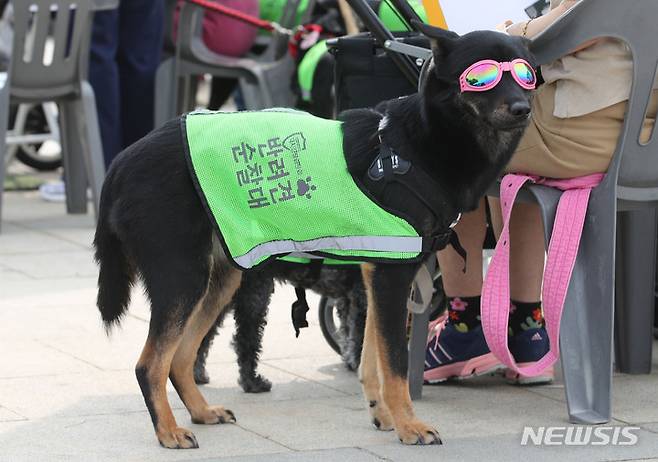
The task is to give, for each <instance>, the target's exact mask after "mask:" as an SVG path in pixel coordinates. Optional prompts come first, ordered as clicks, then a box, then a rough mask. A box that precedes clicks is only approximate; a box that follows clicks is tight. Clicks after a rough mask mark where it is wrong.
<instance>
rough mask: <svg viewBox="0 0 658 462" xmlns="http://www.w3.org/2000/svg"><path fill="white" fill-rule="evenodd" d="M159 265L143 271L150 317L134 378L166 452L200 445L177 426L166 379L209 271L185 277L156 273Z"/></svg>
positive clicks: (154, 264) (200, 302)
mask: <svg viewBox="0 0 658 462" xmlns="http://www.w3.org/2000/svg"><path fill="white" fill-rule="evenodd" d="M162 263H163V262H161V261H160V262H153V265H152V267H151V268H150V269H152V271H149V269H146V270H144V269H142V275H143V276H144V280H145V283H146V288H147V290H148V292H149V297H150V298H151V312H152V313H151V323H150V327H149V335H148V338H147V340H146V345H145V346H144V350H143V351H142V354H141V356H140V358H139V361H138V362H137V366H136V368H135V374H136V376H137V381H138V382H139V386H140V388H141V390H142V394H143V395H144V401H145V402H146V407H147V408H148V410H149V413H150V415H151V420H152V421H153V427H154V428H155V433H156V436H157V437H158V440H159V441H160V444H161V445H162V446H164V447H167V448H183V449H187V448H196V447H199V445H198V443H197V441H196V438H195V437H194V434H193V433H192V432H191V431H189V430H187V429H185V428H181V427H178V425H177V424H176V419H175V418H174V415H173V413H172V411H171V406H170V405H169V401H168V399H167V377H168V376H169V372H170V368H171V363H172V360H173V358H174V356H175V354H176V351H177V350H178V348H179V345H180V343H181V340H182V339H183V337H184V330H185V326H186V324H187V321H188V319H189V317H190V315H191V314H192V313H194V312H195V311H197V310H198V309H199V307H200V306H201V304H202V302H203V299H204V297H205V294H206V292H207V287H208V268H197V269H195V270H194V271H190V272H189V273H190V274H189V275H185V274H184V273H181V272H180V271H175V270H173V269H172V271H171V272H170V273H169V272H167V271H159V269H161V268H165V269H166V268H167V265H163V264H162ZM170 268H172V266H170ZM186 276H187V277H186Z"/></svg>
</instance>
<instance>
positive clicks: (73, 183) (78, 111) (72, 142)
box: [59, 100, 87, 213]
mask: <svg viewBox="0 0 658 462" xmlns="http://www.w3.org/2000/svg"><path fill="white" fill-rule="evenodd" d="M59 108H60V109H59V110H60V114H59V117H60V132H61V135H62V139H61V144H62V162H63V165H64V184H65V185H66V210H67V211H68V213H87V173H86V169H85V162H84V157H83V156H84V154H83V153H84V150H85V148H84V141H83V139H82V136H81V135H82V132H81V130H80V127H79V125H78V117H81V116H82V108H81V106H80V104H79V102H78V101H75V100H73V101H63V102H62V103H61V104H60V106H59Z"/></svg>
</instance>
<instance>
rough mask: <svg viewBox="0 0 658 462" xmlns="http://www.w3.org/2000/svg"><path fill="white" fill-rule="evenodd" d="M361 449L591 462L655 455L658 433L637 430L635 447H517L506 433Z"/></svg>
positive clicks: (415, 456) (421, 458)
mask: <svg viewBox="0 0 658 462" xmlns="http://www.w3.org/2000/svg"><path fill="white" fill-rule="evenodd" d="M365 449H367V450H368V451H370V452H372V453H373V454H377V455H379V456H381V457H383V458H385V459H386V460H392V461H400V462H436V461H437V460H450V461H475V460H478V461H487V462H497V461H505V462H507V461H510V460H526V461H533V462H544V461H546V462H555V461H560V462H569V461H574V462H582V461H588V462H594V461H612V460H619V461H622V460H623V461H627V460H632V459H641V460H644V459H645V458H653V457H655V456H656V454H658V435H655V434H652V433H649V432H646V431H639V432H638V443H637V445H635V446H593V445H587V446H534V445H528V446H521V434H520V433H515V434H506V435H498V436H485V435H481V436H479V437H469V438H457V439H454V440H449V441H447V442H445V443H444V444H443V445H442V446H428V447H405V446H402V445H400V444H397V445H392V444H388V445H376V446H365Z"/></svg>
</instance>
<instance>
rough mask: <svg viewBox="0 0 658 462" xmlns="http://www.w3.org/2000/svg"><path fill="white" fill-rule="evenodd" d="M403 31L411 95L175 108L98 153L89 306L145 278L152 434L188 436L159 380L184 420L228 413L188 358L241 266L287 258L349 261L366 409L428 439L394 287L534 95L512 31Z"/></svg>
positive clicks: (108, 307) (121, 308)
mask: <svg viewBox="0 0 658 462" xmlns="http://www.w3.org/2000/svg"><path fill="white" fill-rule="evenodd" d="M417 27H418V28H420V29H421V30H422V32H423V33H424V34H425V35H427V36H428V37H429V38H430V39H431V42H432V51H433V65H432V66H430V68H429V71H428V72H427V74H426V76H425V78H424V79H423V84H422V87H421V90H420V91H419V93H418V94H415V95H411V96H408V97H405V98H400V99H397V100H392V101H388V102H387V103H386V104H384V105H381V106H379V107H378V110H374V109H358V110H351V111H346V112H345V113H343V114H341V115H340V117H339V120H338V121H322V120H320V121H317V120H313V119H314V117H313V116H309V115H304V114H301V113H298V112H289V111H281V110H274V111H267V112H252V113H235V114H226V113H224V114H222V113H195V114H191V115H186V116H183V117H181V118H178V119H176V120H173V121H171V122H169V123H167V124H165V125H164V126H162V127H160V128H158V129H156V130H155V131H153V132H152V133H150V134H149V135H147V136H146V137H144V138H143V139H142V140H140V141H138V142H136V143H135V144H133V145H132V146H130V147H129V148H127V149H126V150H125V151H123V152H122V153H121V154H120V155H119V156H118V157H117V158H116V159H115V161H114V163H113V164H112V166H111V167H110V169H109V171H108V174H107V178H106V180H105V184H104V186H103V191H102V194H101V204H100V211H99V219H98V225H97V229H96V235H95V239H94V246H95V250H96V260H97V262H98V263H99V265H100V273H99V282H98V286H99V290H98V300H97V304H98V307H99V310H100V313H101V316H102V319H103V321H104V323H105V325H106V327H107V329H110V328H111V327H112V326H113V325H115V324H118V323H119V322H120V321H121V318H122V316H123V315H125V313H126V311H127V307H128V304H129V301H130V290H131V287H132V286H133V285H134V283H135V282H136V281H137V279H138V278H139V279H141V281H142V282H143V285H144V287H145V290H146V293H147V295H148V297H149V300H150V303H151V321H150V325H149V333H148V337H147V339H146V344H145V345H144V349H143V351H142V354H141V356H140V358H139V360H138V362H137V366H136V369H135V372H136V376H137V381H138V383H139V386H140V388H141V391H142V394H143V396H144V401H145V403H146V406H147V408H148V410H149V413H150V416H151V420H152V423H153V426H154V428H155V433H156V436H157V438H158V440H159V442H160V444H161V445H162V446H165V447H168V448H195V447H198V443H197V440H196V437H195V436H194V434H193V433H192V432H191V431H190V430H188V429H186V428H183V427H181V426H179V425H178V423H177V422H176V420H175V419H174V416H173V413H172V410H171V407H170V405H169V402H168V400H167V390H166V385H167V379H169V380H171V382H172V384H173V385H174V388H175V389H176V391H177V392H178V394H179V396H180V398H181V399H182V401H183V403H184V404H185V407H186V408H187V409H188V411H189V413H190V415H191V418H192V422H193V423H196V424H219V423H231V422H235V421H236V417H235V415H234V413H233V412H232V411H230V410H229V409H226V408H224V407H222V406H217V405H209V404H208V403H207V402H206V400H205V398H204V397H203V395H202V394H201V392H200V391H199V389H198V387H197V385H196V384H195V383H194V375H193V364H194V360H195V357H196V354H197V351H198V349H199V345H200V344H201V341H202V339H203V338H204V336H205V335H206V333H207V332H208V331H209V329H210V328H211V326H212V325H213V323H214V321H215V320H216V319H217V317H218V315H219V313H220V312H221V311H222V310H223V309H224V307H225V306H226V305H227V304H229V303H230V302H231V300H232V298H233V296H234V294H235V292H236V291H237V290H238V288H239V287H240V283H241V278H242V274H243V272H245V271H259V269H258V268H259V267H263V266H264V265H267V264H268V263H269V262H271V261H272V260H275V259H280V258H284V257H285V258H300V257H304V258H332V259H337V260H349V261H359V262H363V264H362V275H363V282H364V285H365V287H366V292H367V300H368V308H367V317H366V328H365V338H364V344H363V351H362V358H361V365H360V371H359V373H360V379H361V382H362V385H363V392H364V395H365V401H366V403H367V408H368V410H369V412H370V414H371V420H372V422H373V423H374V425H375V427H376V428H377V429H378V430H383V431H387V430H395V432H396V434H397V437H398V438H399V439H400V441H401V442H403V443H405V444H440V443H441V439H440V437H439V433H438V432H437V430H435V428H434V427H433V426H432V425H429V424H427V423H425V422H422V421H421V420H419V419H418V418H417V417H416V416H415V414H414V410H413V405H412V403H411V400H410V397H409V390H408V382H407V346H406V329H405V327H406V316H407V313H406V299H407V296H408V293H409V289H410V285H411V282H412V280H413V278H414V275H415V273H416V271H417V268H418V266H419V262H420V261H421V260H422V259H423V258H424V257H425V256H426V255H428V254H429V253H430V252H435V251H436V250H437V249H440V248H443V247H445V246H446V245H448V244H449V243H452V244H453V246H454V247H455V248H456V249H458V250H459V249H461V246H459V245H458V241H457V240H456V239H455V236H456V235H455V234H453V233H452V229H451V226H453V225H454V224H455V222H456V220H457V219H458V217H459V215H460V214H461V213H464V212H468V211H471V210H474V209H475V208H476V207H477V205H478V202H479V201H480V200H481V199H482V197H483V196H484V194H485V193H486V191H487V189H488V188H489V187H490V186H491V185H492V184H493V182H494V181H495V180H496V178H497V177H498V176H499V175H500V173H501V172H502V171H503V169H504V167H505V165H506V164H507V162H508V161H509V160H510V158H511V156H512V154H513V152H514V150H515V148H516V146H517V144H518V142H519V140H520V138H521V136H522V134H523V131H524V129H525V127H526V126H527V123H528V120H529V117H530V107H531V106H530V103H531V98H532V91H531V90H530V89H529V88H524V87H522V86H521V85H520V83H519V78H520V77H519V76H518V75H512V74H511V72H507V70H508V69H509V65H510V63H511V62H512V61H515V60H519V59H520V60H524V62H526V63H529V64H528V65H533V63H534V59H533V57H532V56H531V54H530V52H529V50H528V47H527V43H528V42H527V40H525V39H522V38H518V37H510V36H507V35H505V34H502V33H499V32H490V31H479V32H472V33H469V34H466V35H464V36H461V37H460V36H458V35H457V34H454V33H452V32H448V31H444V30H441V29H437V28H434V27H431V26H425V25H420V24H418V25H417ZM482 60H492V61H494V62H495V63H497V65H498V66H499V68H498V69H499V72H500V74H499V75H498V77H500V78H499V80H498V81H496V82H494V81H493V80H488V81H486V82H484V83H483V85H484V84H486V85H487V86H488V87H487V90H486V91H479V90H478V89H477V86H478V85H479V84H480V80H479V78H480V77H478V76H476V77H475V78H470V74H469V75H467V76H466V78H467V79H464V74H465V70H468V69H470V68H471V67H472V66H473V64H474V63H478V62H480V61H482ZM515 62H516V61H515ZM503 70H504V72H503ZM484 77H486V76H484ZM484 77H482V78H484ZM465 86H470V87H472V88H471V89H470V90H464V88H465ZM282 419H285V417H284V416H282ZM283 424H284V425H285V423H283Z"/></svg>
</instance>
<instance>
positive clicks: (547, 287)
mask: <svg viewBox="0 0 658 462" xmlns="http://www.w3.org/2000/svg"><path fill="white" fill-rule="evenodd" d="M603 176H604V175H603V174H593V175H587V176H582V177H578V178H571V179H567V180H555V179H548V178H539V177H536V176H529V175H520V174H519V175H517V174H509V175H505V177H504V178H503V180H502V183H501V184H500V202H501V207H502V211H503V220H504V225H503V230H502V233H501V235H500V239H498V243H497V244H496V250H495V251H494V255H493V257H492V259H491V263H490V265H489V270H488V271H487V275H486V276H485V279H484V285H483V286H482V299H481V302H482V305H481V306H482V309H481V311H482V330H483V331H484V335H485V338H486V340H487V344H488V345H489V349H490V350H491V352H492V353H493V354H494V355H495V356H496V358H498V360H500V361H501V362H502V363H503V364H505V365H506V366H507V367H508V368H510V369H512V370H513V371H514V372H517V373H519V374H523V375H525V376H531V377H532V376H536V375H539V374H541V373H542V372H543V371H544V370H545V369H546V368H548V367H550V366H551V365H553V364H554V363H555V361H557V359H558V358H559V357H560V342H559V338H560V319H561V318H562V309H563V307H564V300H565V298H566V295H567V289H568V288H569V281H570V279H571V273H572V271H573V267H574V264H575V262H576V255H578V247H579V245H580V236H581V234H582V231H583V224H584V223H585V214H586V213H587V204H588V202H589V195H590V192H591V191H592V188H594V187H595V186H597V185H598V184H599V183H600V182H601V181H602V179H603ZM527 181H531V182H533V183H537V184H542V185H546V186H552V187H554V188H558V189H561V190H563V191H564V192H563V193H562V196H561V197H560V201H559V203H558V207H557V213H556V215H555V224H554V225H553V231H552V233H551V240H550V243H549V245H548V256H547V259H546V267H545V269H544V282H543V287H542V303H543V306H544V319H545V321H546V330H547V331H548V338H549V341H550V350H549V352H548V353H546V355H545V356H544V357H543V358H541V359H540V360H539V361H537V362H536V363H534V364H532V365H530V366H525V367H518V366H517V364H516V362H515V361H514V358H513V357H512V355H511V353H510V351H509V348H508V347H507V340H508V336H507V329H508V325H507V322H508V317H509V310H510V283H509V220H510V215H511V212H512V205H513V204H514V200H515V199H516V195H517V193H518V192H519V189H521V187H522V186H523V185H524V184H525V183H526V182H527Z"/></svg>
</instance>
